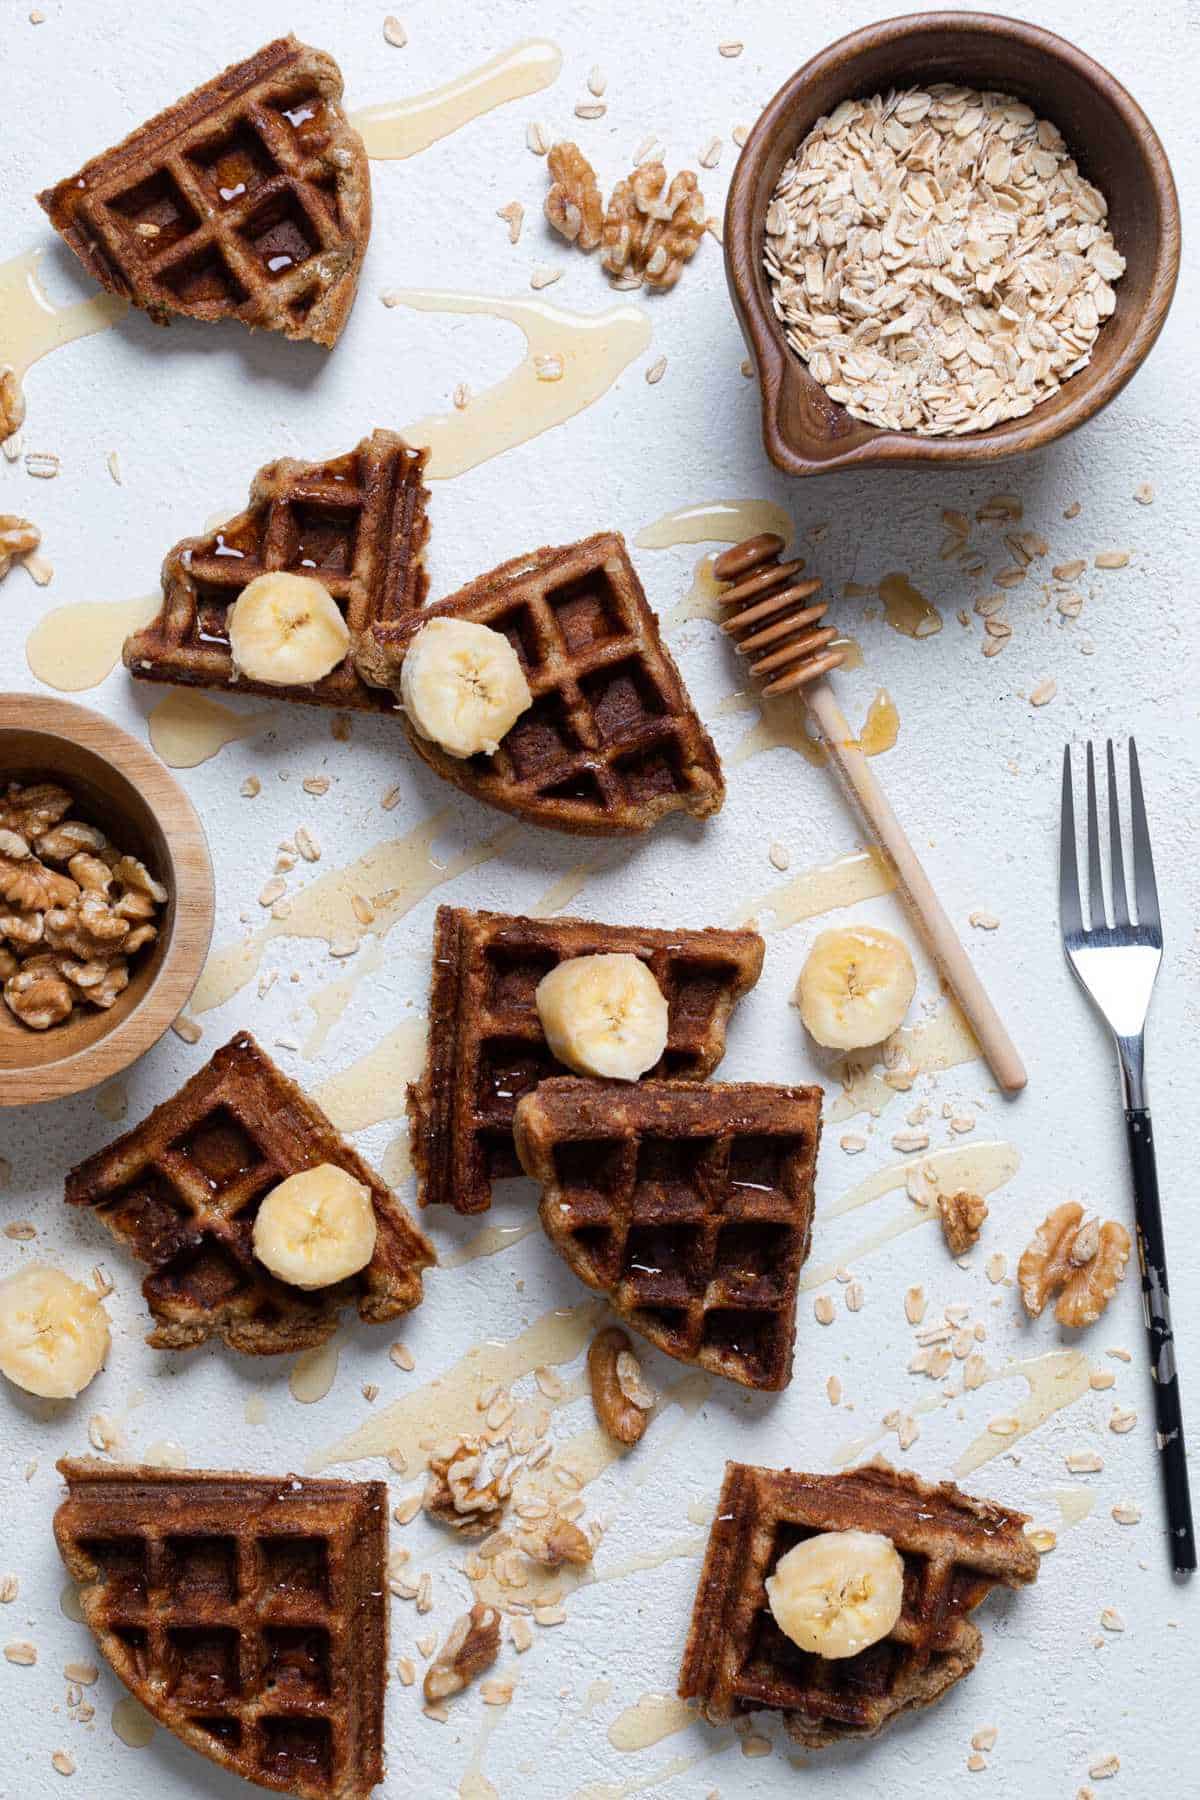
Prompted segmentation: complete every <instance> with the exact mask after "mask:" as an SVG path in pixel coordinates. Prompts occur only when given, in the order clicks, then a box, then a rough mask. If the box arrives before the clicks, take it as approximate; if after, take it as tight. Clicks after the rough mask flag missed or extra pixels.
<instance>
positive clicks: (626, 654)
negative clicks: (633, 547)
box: [356, 531, 725, 836]
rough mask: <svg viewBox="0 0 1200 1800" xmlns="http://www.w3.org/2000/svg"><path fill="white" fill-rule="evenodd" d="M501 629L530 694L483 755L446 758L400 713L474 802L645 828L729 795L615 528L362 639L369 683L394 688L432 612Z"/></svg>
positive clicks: (362, 664)
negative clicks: (508, 726)
mask: <svg viewBox="0 0 1200 1800" xmlns="http://www.w3.org/2000/svg"><path fill="white" fill-rule="evenodd" d="M434 618H455V619H469V620H471V621H472V622H473V623H475V624H479V625H489V626H491V628H492V629H493V630H494V631H500V632H503V633H504V635H505V637H507V638H508V640H509V642H510V643H511V644H512V646H513V648H514V650H515V651H516V653H517V656H518V658H519V659H520V662H521V665H522V667H523V669H524V671H525V677H526V680H527V681H528V683H529V687H530V691H531V693H532V695H533V705H532V706H531V707H530V708H529V709H528V711H526V712H525V713H523V714H522V715H521V717H520V718H519V719H518V720H517V722H516V724H515V725H514V726H513V727H512V729H511V730H510V731H508V732H507V733H506V734H505V736H504V738H503V739H502V741H501V743H500V746H499V748H498V749H497V751H496V752H495V754H494V755H492V756H486V755H482V754H481V755H479V756H472V757H469V758H466V759H464V758H461V757H454V756H450V755H449V754H448V753H447V752H446V751H444V750H443V749H442V748H441V746H440V745H438V744H435V743H431V742H430V740H429V739H428V738H425V737H422V736H421V734H420V732H418V731H416V730H415V729H414V728H413V727H412V726H411V725H410V724H409V723H408V721H407V720H406V721H405V728H406V730H407V731H408V735H409V738H410V740H411V742H412V745H413V748H414V749H415V750H416V751H417V752H418V754H419V755H421V756H422V757H424V759H425V761H426V762H427V763H428V764H429V766H430V768H433V769H436V770H437V772H438V774H439V775H444V776H445V777H446V779H447V781H453V782H455V783H456V785H457V786H459V787H461V788H465V789H466V791H467V792H468V793H469V794H474V795H475V797H476V798H477V799H479V800H486V801H487V802H488V803H489V804H490V805H492V806H498V807H501V808H502V809H503V810H504V811H505V812H511V813H517V814H518V815H519V816H520V817H521V818H523V819H529V820H531V821H532V822H533V823H534V824H537V825H545V826H548V827H550V828H551V829H552V830H555V831H571V832H580V833H583V834H585V835H591V836H610V835H614V834H617V833H621V832H633V831H645V830H646V829H647V828H648V827H649V826H651V825H653V824H655V823H656V821H657V820H659V819H661V818H663V817H664V816H665V815H666V814H667V813H672V812H680V811H684V812H689V813H693V814H695V816H696V817H697V818H707V817H708V815H709V814H710V813H715V812H716V811H717V810H718V809H719V808H720V805H721V803H722V801H723V800H724V798H725V784H724V781H723V780H722V777H721V765H720V763H719V761H718V760H717V753H716V750H715V749H714V747H713V743H712V740H711V738H710V737H709V735H708V733H707V732H706V731H705V729H704V727H703V725H702V724H701V723H700V720H699V718H698V716H697V714H696V712H695V709H694V708H693V706H692V703H691V700H690V699H689V698H688V694H687V690H686V689H685V688H684V685H683V682H682V680H681V678H680V674H679V670H678V669H677V668H676V667H675V663H674V661H673V659H672V657H671V654H670V652H669V651H668V650H667V648H666V646H665V645H664V643H663V641H662V638H661V636H660V634H659V629H658V620H657V618H656V617H655V615H654V613H653V612H652V611H651V609H650V606H649V603H648V602H647V599H646V596H645V594H644V592H643V591H642V584H641V582H640V581H639V580H638V576H637V571H636V569H635V568H634V566H633V564H632V562H631V561H630V560H629V552H628V551H627V550H626V548H625V540H624V538H623V537H621V535H620V534H619V533H618V532H615V531H603V532H599V533H598V534H597V535H596V536H595V537H590V538H584V539H582V540H581V541H580V542H579V543H577V544H566V545H563V546H561V547H560V548H558V549H545V550H535V551H534V552H533V553H532V554H531V555H529V556H518V557H514V558H513V560H512V561H511V562H507V563H503V564H502V565H501V566H500V567H499V568H498V569H493V570H492V571H491V573H490V574H487V575H481V576H479V578H478V580H476V581H472V582H471V583H470V584H469V585H468V586H467V587H464V588H460V589H459V590H458V592H457V593H456V594H451V596H450V597H449V599H447V600H440V601H438V602H437V604H436V605H434V606H430V607H427V608H426V609H425V611H424V612H423V613H422V614H420V615H419V616H416V617H409V618H407V619H405V618H400V619H394V620H384V621H383V622H382V623H380V624H377V625H376V626H375V627H374V629H373V630H371V631H367V632H365V633H364V634H363V635H362V637H361V638H360V639H359V643H358V648H357V652H356V660H357V663H358V668H359V671H360V673H361V674H362V675H363V676H364V677H365V679H366V680H367V681H370V682H375V683H378V684H380V685H382V686H384V687H390V688H391V689H393V690H394V691H395V692H396V693H397V694H398V693H399V691H400V671H401V668H402V665H403V662H404V657H405V653H406V651H407V649H408V646H409V644H410V643H411V642H412V639H413V638H414V637H415V635H416V633H417V632H418V631H419V630H420V629H421V627H422V625H424V624H425V623H426V622H427V621H428V620H429V619H434Z"/></svg>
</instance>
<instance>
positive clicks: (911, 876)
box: [713, 531, 1026, 1093]
mask: <svg viewBox="0 0 1200 1800" xmlns="http://www.w3.org/2000/svg"><path fill="white" fill-rule="evenodd" d="M782 549H783V539H782V538H781V537H779V536H778V535H777V534H776V533H775V532H772V531H766V532H761V533H760V534H759V535H758V536H757V537H750V538H746V539H745V541H744V542H743V543H740V544H735V545H733V547H732V548H731V549H729V550H725V551H723V552H722V554H721V555H720V556H718V557H717V559H716V561H715V562H714V563H713V574H714V575H715V576H716V578H717V580H718V581H723V582H727V583H728V584H729V585H728V586H727V587H726V588H725V589H724V591H723V592H722V593H721V595H720V603H721V605H722V607H723V608H724V609H725V613H726V616H725V618H724V619H723V620H722V622H721V629H722V631H724V632H726V633H727V634H728V635H729V636H730V637H731V638H733V639H734V641H735V643H736V646H737V652H738V655H739V656H744V657H747V658H748V659H749V662H750V673H751V675H753V677H754V679H755V680H756V681H757V682H758V683H759V684H760V685H761V687H762V691H763V695H764V696H765V697H766V698H767V699H771V698H774V697H775V696H777V695H782V694H792V693H795V694H799V695H800V697H801V698H802V699H803V701H804V703H805V705H806V706H807V707H808V710H809V712H810V713H811V714H812V716H813V718H814V720H815V721H816V724H817V726H818V728H819V730H820V733H821V736H822V738H823V739H824V741H825V744H826V747H827V748H828V751H829V754H830V756H831V757H832V758H833V760H834V762H835V763H836V765H837V767H838V769H839V771H840V772H841V775H842V778H843V780H844V781H845V783H846V785H847V787H848V788H849V789H850V792H851V793H852V794H853V796H854V798H855V800H856V801H857V802H858V806H859V810H860V811H861V813H862V816H863V818H864V819H865V820H866V822H867V824H868V826H869V827H870V829H871V831H872V833H873V835H874V837H875V838H876V840H877V842H878V843H879V846H880V848H881V849H882V850H883V852H884V855H885V856H886V857H887V859H888V861H889V862H890V863H891V865H892V868H893V869H894V871H895V874H896V885H897V888H898V889H899V892H900V895H901V898H902V899H903V900H904V903H905V905H906V906H907V907H908V910H909V913H910V915H911V917H912V920H913V923H914V924H915V925H916V927H917V929H918V931H919V932H920V933H921V936H922V938H923V939H924V941H925V947H926V949H927V950H928V951H929V953H930V955H931V956H932V957H933V960H934V962H935V964H936V965H937V969H938V972H939V974H940V975H941V976H942V977H943V979H944V980H945V982H946V984H947V985H948V987H949V988H950V989H951V990H952V992H953V994H954V997H955V999H956V1000H957V1001H958V1004H959V1006H960V1007H961V1008H962V1011H963V1013H964V1015H965V1016H966V1018H967V1020H968V1021H969V1023H970V1025H971V1029H972V1030H973V1031H974V1033H975V1036H976V1038H977V1039H978V1042H979V1047H980V1049H981V1050H982V1052H983V1054H984V1056H985V1057H986V1058H987V1062H988V1065H989V1067H990V1068H991V1071H992V1074H993V1075H994V1076H995V1077H996V1080H997V1081H998V1082H999V1084H1000V1086H1001V1087H1002V1088H1003V1089H1004V1090H1005V1091H1006V1092H1007V1093H1016V1092H1017V1091H1018V1090H1019V1089H1020V1088H1023V1087H1024V1086H1025V1079H1026V1077H1025V1067H1024V1064H1023V1063H1022V1061H1021V1058H1020V1056H1019V1055H1018V1053H1017V1049H1016V1046H1015V1045H1014V1043H1013V1041H1012V1039H1011V1038H1010V1037H1009V1035H1008V1032H1007V1031H1006V1030H1005V1028H1004V1025H1003V1023H1002V1021H1001V1019H1000V1016H999V1014H998V1013H997V1011H996V1009H995V1007H994V1006H993V1005H992V1002H991V1000H990V999H989V998H988V996H987V993H986V991H985V990H984V986H983V983H982V982H981V981H980V979H979V977H978V975H977V974H976V973H975V970H974V968H973V967H972V964H971V960H970V958H969V957H968V955H967V953H966V951H965V949H964V948H963V946H962V943H961V941H960V939H959V937H958V933H957V932H956V931H955V929H954V927H953V925H952V924H951V923H950V920H949V918H948V916H947V914H946V911H945V909H944V908H943V906H942V903H941V901H940V900H939V899H938V897H937V895H936V894H935V893H934V890H933V885H932V883H931V882H930V880H929V877H928V875H926V873H925V870H924V869H923V868H922V866H921V863H920V860H919V859H918V857H917V853H916V851H915V850H914V849H913V847H912V845H911V843H910V842H909V840H908V837H907V835H906V833H905V830H904V827H903V826H902V825H901V823H900V821H899V819H898V818H897V817H896V815H895V813H894V812H893V811H892V807H891V804H890V802H889V801H888V798H887V795H886V794H885V793H884V791H883V789H882V788H881V787H880V785H879V783H878V781H877V780H876V779H875V776H874V773H873V772H872V769H871V766H870V764H869V762H868V760H867V758H866V756H865V755H864V754H863V751H862V747H861V745H860V744H859V742H858V739H857V738H856V737H855V735H854V733H853V731H851V729H850V726H849V724H848V723H847V720H846V717H845V714H844V713H843V712H842V709H841V707H840V706H839V705H838V702H837V696H836V694H835V693H834V691H833V689H832V688H831V687H830V685H829V683H828V681H827V680H826V679H825V677H826V676H827V675H828V674H829V673H830V671H831V670H833V669H836V668H838V667H839V665H840V664H841V663H843V662H844V661H845V658H846V652H845V650H844V649H843V648H839V647H837V646H836V645H835V643H834V640H835V638H836V637H837V632H836V630H835V629H834V627H833V626H831V625H823V624H822V623H821V621H822V620H823V618H824V616H825V613H826V610H827V603H826V602H824V601H817V602H816V603H815V604H810V602H812V600H813V596H814V595H815V594H816V593H817V592H818V591H819V589H820V586H821V583H820V582H819V581H813V580H803V579H798V576H799V572H800V570H801V568H802V567H803V564H802V563H801V562H780V560H779V553H780V551H781V550H782Z"/></svg>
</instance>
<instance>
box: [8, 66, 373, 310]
mask: <svg viewBox="0 0 1200 1800" xmlns="http://www.w3.org/2000/svg"><path fill="white" fill-rule="evenodd" d="M341 98H342V72H341V70H340V69H339V68H338V66H337V64H336V63H335V62H334V60H333V58H332V57H331V56H326V55H325V53H324V51H322V50H312V49H310V48H309V47H308V45H307V44H301V43H298V42H297V41H296V39H295V38H294V37H286V38H276V40H275V42H274V43H272V44H267V45H265V46H264V47H263V49H261V50H259V51H257V52H256V53H255V55H253V56H250V57H247V59H246V61H245V62H240V63H234V64H233V65H232V66H231V67H230V68H228V69H225V70H224V71H223V72H222V73H221V74H220V75H216V76H214V77H213V79H212V80H211V81H208V82H206V83H205V84H204V86H203V87H200V88H197V89H196V90H195V92H194V93H191V94H188V95H186V96H185V97H184V98H183V99H182V100H177V101H176V102H175V104H174V105H173V106H169V107H167V109H166V111H165V112H161V113H159V114H158V115H157V116H156V117H155V118H153V119H150V120H149V121H148V122H147V123H146V124H145V125H140V126H139V127H138V129H137V130H136V131H134V132H131V133H130V135H129V136H128V137H127V138H125V139H124V140H123V141H122V142H121V143H119V144H117V145H116V146H115V147H114V148H113V149H111V150H105V151H102V152H101V154H100V155H99V156H94V157H93V158H92V160H91V161H90V162H88V163H85V164H84V166H83V168H82V169H80V170H78V172H77V173H76V174H74V175H69V176H67V177H66V178H65V179H64V180H63V181H60V182H58V183H57V184H56V185H55V186H54V187H52V188H47V189H46V191H45V192H44V193H41V194H39V195H38V200H39V202H40V204H41V205H42V206H43V207H44V209H45V211H46V212H47V213H48V214H49V215H50V220H51V223H52V224H53V226H54V228H55V230H56V231H58V232H60V233H61V234H62V236H63V237H64V238H65V240H66V242H67V243H68V244H69V245H70V246H71V249H72V250H73V251H74V252H75V254H76V256H77V257H78V258H79V260H80V262H81V263H82V264H83V266H84V268H85V269H86V270H87V271H88V273H89V275H92V276H94V278H95V279H96V280H97V281H98V282H100V283H101V284H102V286H104V287H106V288H108V289H109V290H110V292H112V293H114V294H123V295H127V296H128V298H129V299H130V300H132V302H133V304H134V305H135V306H140V307H143V308H144V309H145V311H146V312H148V313H149V314H150V317H151V318H152V319H153V320H154V322H155V323H156V324H158V325H167V324H169V323H170V318H171V314H172V313H183V314H186V316H187V317H189V318H192V319H225V318H234V319H240V320H241V321H242V323H243V324H244V325H249V326H258V327H263V328H265V329H267V330H270V331H282V332H284V333H285V334H286V335H287V336H288V337H290V338H313V339H315V341H316V342H317V343H318V344H326V345H331V344H335V343H336V342H337V340H338V337H339V335H340V333H341V330H342V327H343V326H344V325H345V323H346V320H347V319H348V318H349V316H350V308H351V307H352V306H353V304H354V295H355V291H356V289H357V287H358V275H359V270H360V269H361V267H362V260H363V256H364V254H365V252H366V248H367V239H368V237H369V236H370V232H371V180H370V175H369V173H368V168H367V153H366V150H365V149H364V147H363V141H362V139H361V138H360V137H359V135H358V133H357V131H354V130H353V129H352V128H351V126H350V125H349V123H348V122H347V119H346V115H345V113H344V112H343V111H342V107H341Z"/></svg>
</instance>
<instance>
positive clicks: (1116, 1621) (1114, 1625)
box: [1100, 1606, 1125, 1631]
mask: <svg viewBox="0 0 1200 1800" xmlns="http://www.w3.org/2000/svg"><path fill="white" fill-rule="evenodd" d="M1100 1623H1101V1625H1102V1626H1103V1627H1104V1629H1105V1631H1124V1629H1125V1621H1124V1619H1123V1618H1122V1617H1121V1615H1120V1613H1119V1612H1118V1611H1117V1609H1116V1607H1115V1606H1106V1607H1104V1609H1103V1610H1102V1612H1101V1614H1100Z"/></svg>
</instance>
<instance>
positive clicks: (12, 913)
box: [0, 694, 213, 1106]
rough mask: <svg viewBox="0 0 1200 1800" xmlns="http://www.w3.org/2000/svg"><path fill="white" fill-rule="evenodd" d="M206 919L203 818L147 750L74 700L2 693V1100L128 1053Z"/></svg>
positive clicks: (208, 887) (110, 1067) (53, 1087)
mask: <svg viewBox="0 0 1200 1800" xmlns="http://www.w3.org/2000/svg"><path fill="white" fill-rule="evenodd" d="M212 924H213V878H212V865H211V863H210V861H209V855H208V845H207V843H206V842H205V837H204V831H203V828H202V826H201V824H200V821H199V819H198V818H197V816H196V812H195V809H194V808H193V806H192V803H191V801H190V800H189V799H188V797H187V795H186V794H185V793H184V792H183V789H182V788H181V787H180V786H179V784H178V783H177V782H176V781H175V780H174V779H173V777H172V776H170V775H169V774H168V773H167V771H166V769H165V768H164V767H163V765H162V764H161V763H160V762H159V760H158V758H157V757H156V756H154V755H153V754H152V753H151V752H150V751H149V750H148V749H146V748H144V746H143V745H141V744H139V743H138V742H137V741H136V739H134V738H132V737H130V736H129V735H128V733H126V732H124V731H121V730H119V729H118V727H117V726H115V725H113V724H111V723H110V722H109V721H108V720H107V719H104V718H102V717H101V716H100V714H99V713H95V712H91V711H90V710H89V709H88V708H86V707H83V706H75V705H72V704H70V703H69V702H67V701H63V700H51V699H47V698H44V697H43V696H41V695H38V694H0V995H2V999H0V1106H29V1105H32V1104H34V1103H36V1102H38V1101H43V1100H58V1099H62V1098H63V1097H64V1096H66V1095H68V1094H77V1093H80V1092H82V1091H83V1090H84V1089H86V1088H91V1087H95V1086H96V1085H97V1084H98V1083H99V1082H102V1081H106V1080H108V1079H109V1078H110V1077H112V1076H114V1075H117V1074H119V1073H120V1071H121V1070H122V1069H125V1068H128V1066H129V1064H130V1063H131V1062H133V1061H135V1060H136V1058H137V1057H139V1056H141V1055H142V1053H143V1052H144V1051H146V1050H148V1049H149V1048H150V1046H151V1045H152V1044H155V1043H157V1042H158V1039H159V1038H160V1037H161V1036H162V1034H163V1032H164V1031H166V1029H167V1027H168V1026H169V1025H170V1024H171V1023H172V1022H173V1020H175V1019H176V1018H177V1017H178V1016H179V1013H180V1011H181V1010H182V1008H183V1007H184V1005H185V1004H186V1002H187V999H188V997H189V995H190V994H191V991H192V989H193V987H194V986H195V984H196V981H197V979H198V977H199V974H200V971H201V969H202V967H203V965H204V959H205V957H206V955H207V954H208V945H209V939H210V937H211V935H212Z"/></svg>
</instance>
